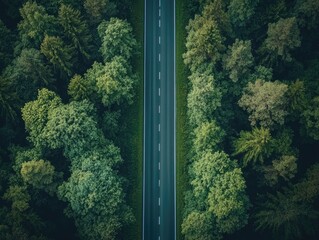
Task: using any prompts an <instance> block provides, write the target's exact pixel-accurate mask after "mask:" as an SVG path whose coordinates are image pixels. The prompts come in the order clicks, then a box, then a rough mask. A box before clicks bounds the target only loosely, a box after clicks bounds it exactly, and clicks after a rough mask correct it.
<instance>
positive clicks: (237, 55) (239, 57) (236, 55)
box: [224, 39, 254, 82]
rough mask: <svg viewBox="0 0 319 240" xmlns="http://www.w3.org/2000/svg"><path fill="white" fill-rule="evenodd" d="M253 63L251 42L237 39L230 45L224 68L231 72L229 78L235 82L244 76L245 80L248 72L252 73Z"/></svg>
mask: <svg viewBox="0 0 319 240" xmlns="http://www.w3.org/2000/svg"><path fill="white" fill-rule="evenodd" d="M253 63H254V57H253V55H252V53H251V42H250V41H241V40H238V39H236V41H235V42H234V44H233V45H232V46H230V47H229V49H228V51H227V54H226V56H225V58H224V69H225V70H226V71H227V72H229V78H230V79H231V80H232V81H233V82H237V81H238V80H239V79H243V78H244V79H243V80H247V74H249V73H250V68H251V67H252V66H253ZM245 78H246V79H245Z"/></svg>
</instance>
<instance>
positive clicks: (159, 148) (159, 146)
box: [158, 143, 161, 152]
mask: <svg viewBox="0 0 319 240" xmlns="http://www.w3.org/2000/svg"><path fill="white" fill-rule="evenodd" d="M158 151H159V152H160V151H161V144H160V143H159V144H158Z"/></svg>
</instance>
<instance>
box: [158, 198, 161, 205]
mask: <svg viewBox="0 0 319 240" xmlns="http://www.w3.org/2000/svg"><path fill="white" fill-rule="evenodd" d="M158 206H161V198H160V197H159V198H158Z"/></svg>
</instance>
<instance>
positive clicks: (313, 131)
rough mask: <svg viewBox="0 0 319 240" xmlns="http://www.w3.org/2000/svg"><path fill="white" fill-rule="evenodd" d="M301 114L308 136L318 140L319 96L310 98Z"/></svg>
mask: <svg viewBox="0 0 319 240" xmlns="http://www.w3.org/2000/svg"><path fill="white" fill-rule="evenodd" d="M302 115H303V122H304V126H305V128H306V132H307V134H308V136H310V137H311V138H313V139H314V140H319V97H315V98H313V99H312V101H311V102H310V104H309V105H308V106H307V109H306V110H305V111H304V112H303V114H302Z"/></svg>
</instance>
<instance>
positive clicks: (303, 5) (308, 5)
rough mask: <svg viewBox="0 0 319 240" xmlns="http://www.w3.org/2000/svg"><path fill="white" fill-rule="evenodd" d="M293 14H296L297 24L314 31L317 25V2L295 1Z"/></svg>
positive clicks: (318, 5) (318, 7)
mask: <svg viewBox="0 0 319 240" xmlns="http://www.w3.org/2000/svg"><path fill="white" fill-rule="evenodd" d="M295 12H296V14H298V16H299V19H298V23H299V24H301V25H302V26H306V27H307V28H308V29H314V28H315V27H316V26H318V23H319V17H318V12H319V2H318V1H317V0H297V2H296V5H295Z"/></svg>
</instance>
